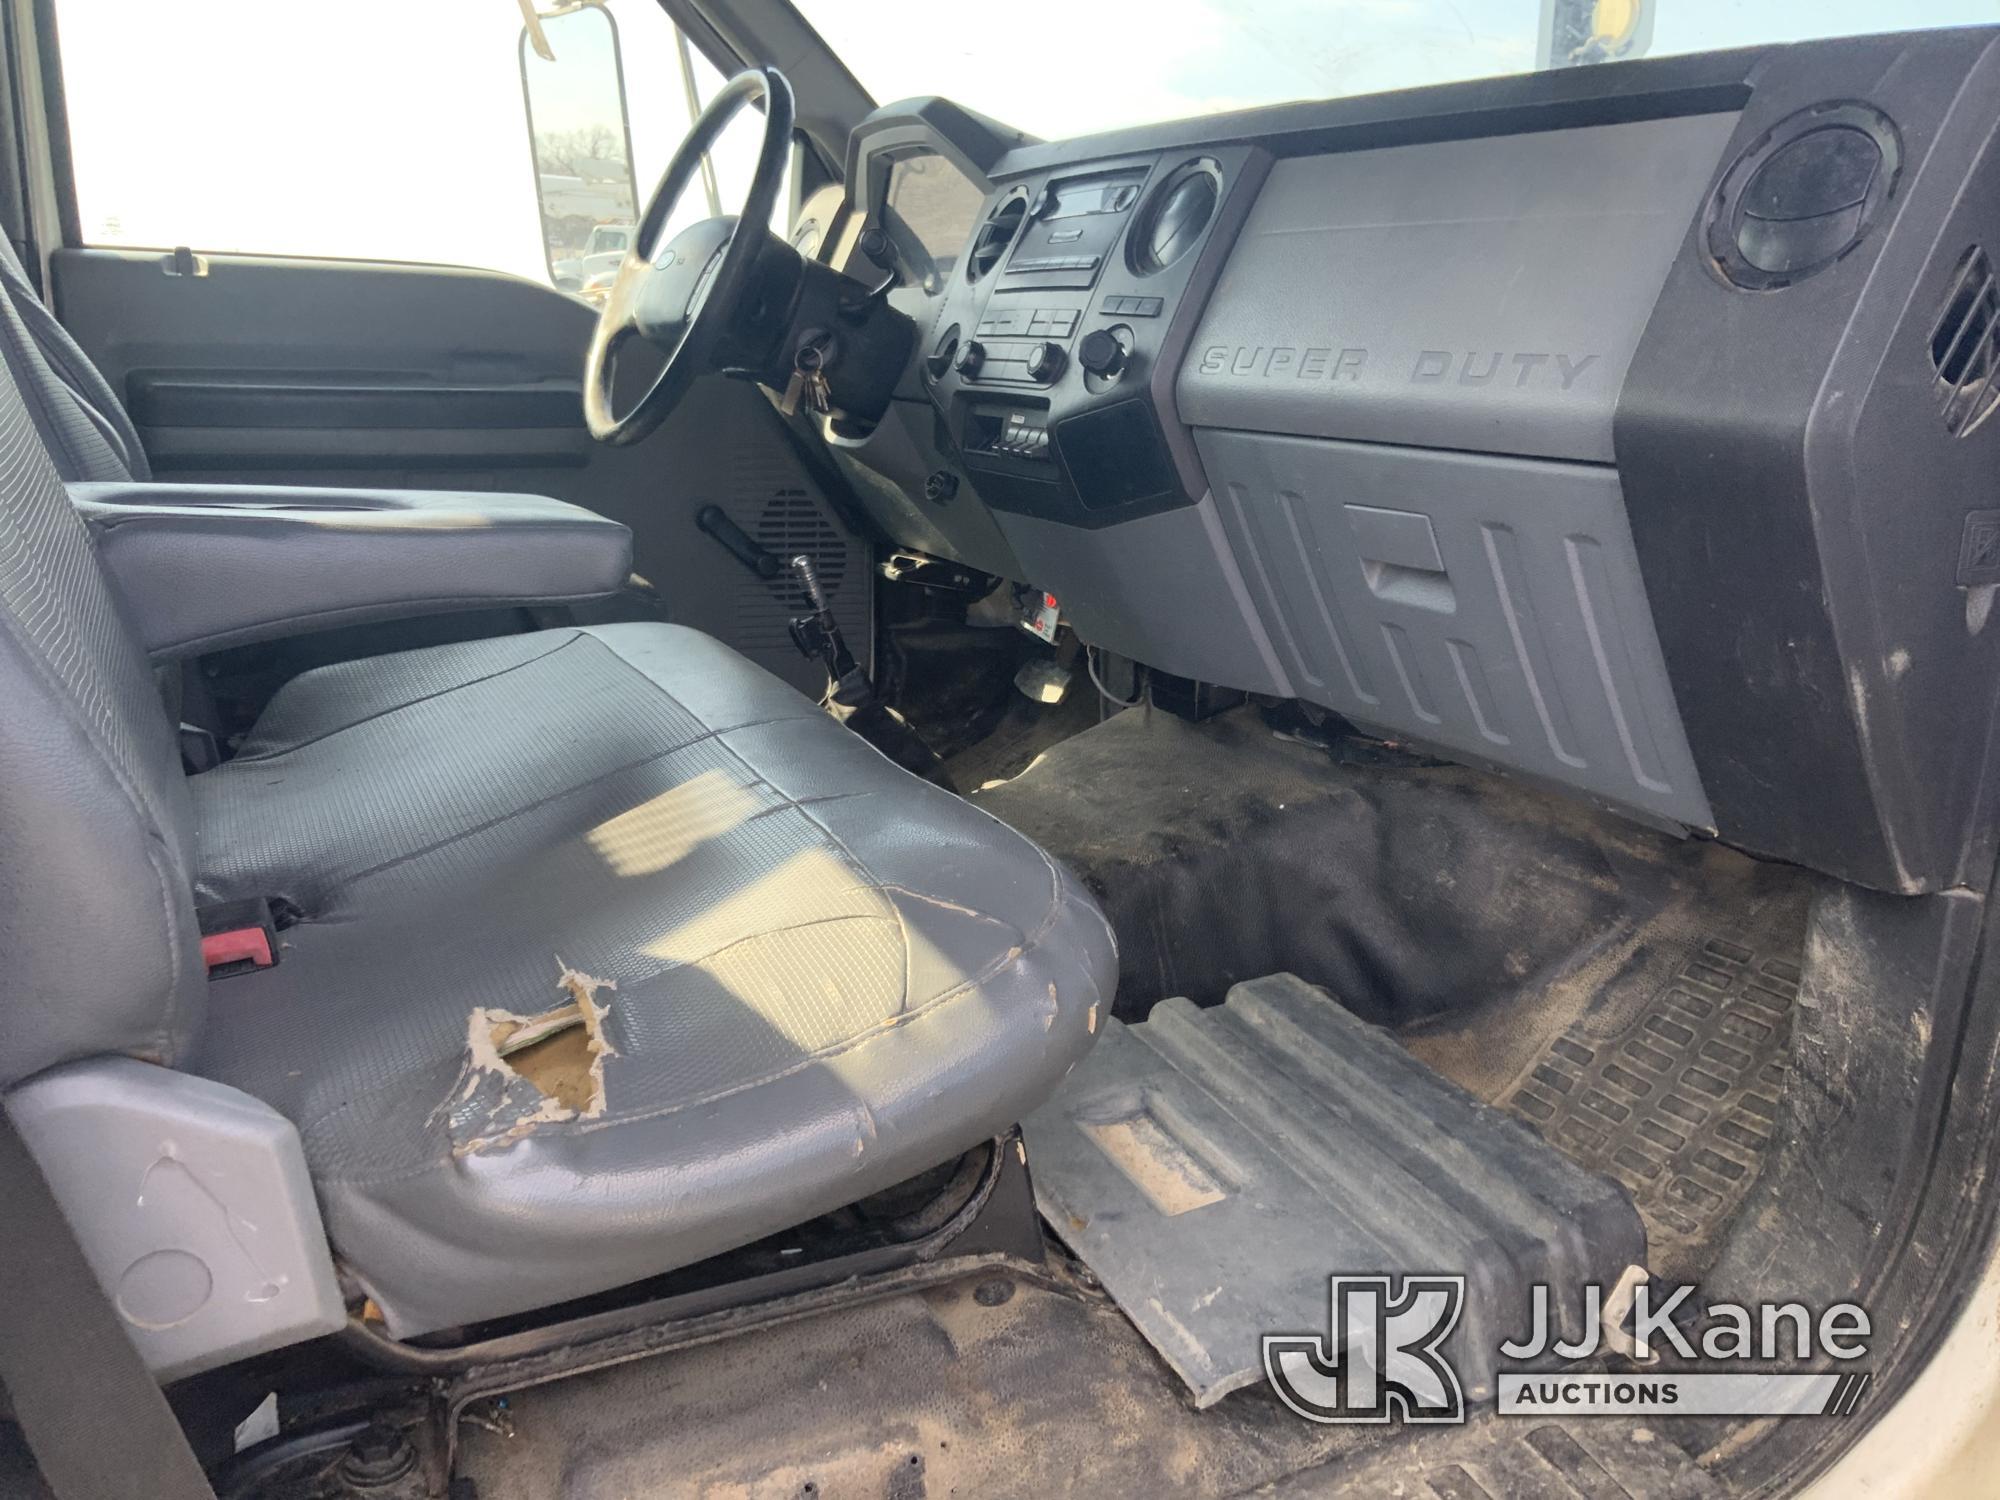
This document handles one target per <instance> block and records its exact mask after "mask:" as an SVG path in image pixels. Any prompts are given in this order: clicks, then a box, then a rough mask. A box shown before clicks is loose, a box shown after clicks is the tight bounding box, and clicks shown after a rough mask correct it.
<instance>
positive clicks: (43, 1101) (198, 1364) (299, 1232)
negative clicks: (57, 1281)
mask: <svg viewBox="0 0 2000 1500" xmlns="http://www.w3.org/2000/svg"><path fill="white" fill-rule="evenodd" d="M7 1110H8V1112H9V1113H10V1114H11V1115H12V1116H13V1117H14V1123H15V1125H16V1126H17V1127H18V1128H19V1130H20V1132H21V1136H22V1139H24V1140H25V1141H26V1142H27V1143H28V1148H29V1149H30V1150H31V1151H33V1152H34V1154H35V1160H36V1161H37V1162H38V1163H39V1164H40V1166H41V1169H42V1173H43V1175H44V1176H45V1177H47V1178H48V1181H49V1186H50V1188H51V1189H53V1191H54V1192H55V1195H56V1200H57V1201H58V1202H59V1203H61V1204H62V1208H63V1213H64V1214H65V1215H66V1216H67V1217H68V1219H69V1221H70V1225H71V1227H72V1228H73V1229H74V1230H75V1231H76V1235H77V1239H78V1240H79V1241H80V1242H81V1243H82V1245H83V1250H84V1254H85V1255H86V1256H87V1257H88V1259H89V1261H90V1265H91V1268H92V1269H93V1270H94V1271H96V1273H97V1277H98V1280H99V1281H100V1282H102V1283H103V1286H104V1290H105V1292H106V1293H107V1294H108V1295H109V1296H110V1297H111V1299H112V1302H113V1304H114V1305H115V1306H116V1307H117V1309H118V1312H119V1315H120V1316H121V1317H122V1318H123V1319H124V1320H125V1325H126V1327H127V1329H128V1330H129V1331H130V1332H131V1335H132V1340H133V1342H134V1343H135V1344H136V1345H137V1346H138V1348H139V1352H140V1353H141V1354H142V1355H143V1356H144V1357H145V1360H146V1363H147V1364H148V1365H149V1366H150V1367H151V1368H152V1370H153V1371H154V1373H155V1374H157V1375H158V1376H160V1378H161V1379H163V1380H168V1379H176V1378H178V1377H180V1376H183V1375H190V1374H193V1373H194V1372H196V1371H197V1370H205V1369H209V1368H211V1367H213V1366H216V1365H221V1364H227V1363H230V1362H231V1361H234V1360H238V1359H242V1358H244V1357H245V1356H247V1355H251V1354H257V1353H261V1352H262V1351H264V1350H266V1349H276V1348H281V1347H283V1346H284V1345H286V1344H293V1343H297V1342H299V1341H300V1340H303V1339H308V1338H314V1337H317V1336H318V1335H320V1334H324V1333H331V1332H333V1331H334V1330H335V1329H337V1328H339V1327H340V1326H341V1325H342V1324H343V1323H344V1322H345V1321H346V1309H345V1308H344V1306H343V1305H342V1302H341V1296H340V1289H339V1287H338V1285H337V1284H336V1283H335V1280H334V1270H333V1258H332V1256H331V1254H330V1253H329V1252H328V1250H327V1243H326V1232H325V1230H324V1228H323V1227H322V1226H321V1223H320V1216H319V1206H318V1204H317V1202H316V1201H315V1200H314V1198H313V1191H312V1183H311V1180H310V1179H309V1177H308V1176H307V1173H306V1162H305V1153H304V1151H303V1150H302V1149H301V1148H300V1145H299V1136H298V1131H297V1129H296V1128H295V1127H294V1126H293V1125H292V1123H291V1121H289V1120H287V1119H285V1118H284V1117H283V1116H282V1115H280V1114H278V1113H277V1111H275V1110H273V1109H272V1108H271V1107H270V1106H269V1105H266V1104H264V1103H262V1102H260V1101H258V1100H256V1099H253V1098H251V1097H250V1096H249V1095H248V1094H245V1093H242V1092H240V1091H239V1090H237V1089H233V1088H230V1087H228V1086H227V1085H224V1084H220V1083H214V1082H211V1081H209V1080H208V1079H205V1078H195V1077H192V1076H190V1075H188V1074H185V1073H176V1072H173V1071H172V1070H170V1069H167V1068H159V1067H153V1066H151V1065H149V1064H147V1063H141V1062H135V1061H133V1060H132V1059H130V1058H103V1059H97V1060H93V1061H90V1062H81V1063H72V1064H70V1065H68V1066H66V1067H61V1068H55V1069H51V1070H50V1071H49V1072H47V1073H43V1074H41V1075H39V1076H38V1077H36V1078H34V1079H32V1080H30V1081H29V1082H27V1083H25V1084H23V1085H21V1087H19V1088H17V1089H15V1090H14V1091H13V1092H12V1093H11V1094H9V1095H8V1096H7Z"/></svg>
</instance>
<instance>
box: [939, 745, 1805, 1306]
mask: <svg viewBox="0 0 2000 1500" xmlns="http://www.w3.org/2000/svg"><path fill="white" fill-rule="evenodd" d="M973 801H974V803H975V804H976V805H978V806H980V807H984V808H985V809H987V810H988V811H989V812H991V813H993V814H994V815H995V816H996V817H999V818H1000V819H1002V820H1003V821H1005V822H1007V823H1010V824H1012V825H1013V826H1015V827H1016V828H1018V829H1020V830H1021V831H1022V832H1023V833H1025V834H1027V835H1028V836H1029V837H1030V838H1033V839H1035V840H1036V841H1037V842H1039V843H1040V844H1042V845H1043V847H1045V848H1047V849H1048V850H1049V851H1050V852H1051V853H1053V854H1055V855H1056V856H1057V857H1059V858H1061V859H1063V860H1065V861H1066V862H1067V863H1068V864H1069V865H1070V866H1071V867H1072V868H1074V869H1075V870H1077V872H1078V873H1079V874H1080V875H1081V876H1082V877H1083V879H1084V880H1085V881H1086V883H1088V884H1089V885H1090V887H1091V888H1092V890H1093V891H1095V892H1096V894H1097V895H1098V897H1099V899H1100V900H1101V901H1102V902H1103V903H1104V906H1105V909H1106V912H1107V913H1108V914H1109V916H1110V918H1111V921H1112V925H1113V927H1114V928H1115V929H1116V930H1117V933H1118V938H1119V961H1120V973H1121V977H1120V981H1119V990H1118V999H1117V1004H1116V1007H1115V1009H1116V1013H1117V1014H1118V1016H1119V1017H1120V1018H1121V1019H1125V1020H1140V1019H1143V1018H1144V1016H1145V1015H1146V1013H1147V1012H1148V1011H1150V1010H1151V1009H1152V1007H1153V1005H1154V1003H1155V1002H1157V1001H1159V1000H1161V999H1164V998H1166V997H1167V996H1169V995H1177V994H1178V995H1186V996H1189V997H1190V998H1192V999H1193V1000H1195V1001H1196V1003H1198V1004H1208V1005H1212V1004H1218V1003H1220V1002H1221V1000H1222V999H1223V997H1224V995H1225V994H1226V993H1227V992H1228V989H1229V987H1230V986H1231V985H1233V984H1236V983H1238V982H1241V981H1244V980H1248V979H1253V978H1256V977H1258V976H1260V975H1265V974H1274V973H1292V974H1296V975H1298V976H1299V977H1300V978H1302V979H1305V980H1308V981H1309V982H1311V983H1314V984H1317V985H1321V986H1323V987H1324V988H1326V989H1327V990H1328V991H1329V992H1330V993H1331V994H1332V995H1333V996H1334V997H1335V998H1336V999H1338V1000H1339V1001H1340V1002H1341V1003H1342V1004H1344V1005H1345V1006H1347V1007H1348V1008H1349V1009H1350V1010H1352V1011H1354V1012H1356V1013H1357V1014H1359V1015H1360V1016H1362V1017H1363V1018H1364V1019H1366V1020H1370V1021H1374V1022H1377V1023H1379V1024H1382V1025H1385V1026H1387V1027H1389V1028H1391V1029H1392V1030H1393V1031H1394V1032H1395V1033H1396V1035H1397V1037H1398V1039H1399V1040H1400V1041H1402V1043H1403V1044H1404V1045H1405V1046H1406V1047H1407V1048H1408V1049H1409V1050H1410V1051H1411V1052H1412V1053H1414V1054H1415V1055H1416V1056H1417V1057H1419V1058H1420V1059H1422V1060H1423V1061H1424V1062H1426V1063H1428V1064H1429V1065H1430V1066H1431V1067H1433V1068H1435V1069H1436V1070H1437V1071H1438V1072H1440V1073H1442V1074H1444V1075H1445V1076H1446V1077H1447V1078H1450V1079H1451V1080H1452V1081H1453V1082H1455V1083H1457V1084H1458V1085H1459V1086H1460V1087H1462V1088H1464V1089H1466V1090H1467V1091H1468V1092H1470V1093H1472V1094H1473V1095H1475V1096H1476V1097H1478V1098H1480V1099H1482V1100H1484V1101H1486V1102H1488V1103H1492V1104H1499V1105H1502V1106H1503V1107H1505V1108H1507V1109H1509V1110H1511V1111H1512V1112H1514V1113H1515V1114H1517V1115H1518V1116H1519V1117H1520V1118H1522V1119H1523V1120H1525V1121H1526V1122H1527V1123H1528V1124H1530V1125H1531V1126H1532V1127H1534V1128H1535V1129H1536V1130H1538V1131H1540V1132H1541V1133H1542V1134H1543V1135H1544V1136H1545V1137H1546V1138H1547V1139H1549V1140H1550V1141H1551V1142H1552V1143H1553V1144H1555V1145H1556V1146H1557V1147H1558V1148H1559V1149H1561V1150H1562V1151H1563V1152H1564V1154H1566V1155H1568V1156H1569V1157H1571V1159H1573V1160H1575V1161H1576V1162H1578V1163H1579V1164H1580V1165H1583V1166H1586V1167H1588V1168H1590V1169H1591V1170H1593V1171H1597V1172H1600V1173H1603V1174H1604V1175H1606V1176H1610V1177H1613V1178H1616V1179H1617V1180H1619V1181H1620V1182H1622V1183H1624V1184H1625V1186H1626V1187H1627V1188H1628V1189H1629V1190H1630V1191H1631V1192H1632V1194H1633V1197H1634V1199H1635V1201H1636V1202H1637V1204H1638V1206H1639V1210H1640V1213H1641V1215H1642V1216H1643V1217H1644V1219H1645V1220H1646V1226H1647V1231H1648V1240H1649V1243H1650V1246H1651V1257H1650V1258H1651V1262H1652V1269H1653V1270H1654V1271H1655V1272H1656V1273H1657V1274H1661V1275H1668V1276H1684V1277H1694V1276H1698V1275H1699V1274H1700V1272H1701V1271H1702V1270H1703V1269H1705V1267H1706V1266H1707V1264H1708V1263H1709V1262H1710V1260H1711V1259H1712V1256H1713V1252H1714V1249H1715V1247H1716V1245H1717V1243H1718V1241H1719V1239H1720V1236H1721V1234H1722V1232H1723V1231H1724V1230H1725V1229H1726V1227H1727V1226H1728V1224H1729V1223H1730V1222H1731V1220H1732V1218H1733V1216H1734V1214H1735V1212H1736V1210H1737V1209H1738V1208H1739V1207H1740V1206H1741V1204H1742V1202H1743V1199H1744V1197H1745V1195H1746V1194H1747V1192H1748V1190H1749V1188H1750V1186H1751V1184H1752V1183H1753V1182H1754V1180H1755V1178H1756V1174H1757V1171H1758V1168H1759V1167H1760V1165H1761V1163H1762V1161H1763V1159H1764V1157H1765V1155H1766V1152H1767V1150H1768V1147H1769V1145H1770V1133H1771V1130H1772V1128H1773V1123H1774V1121H1775V1119H1776V1118H1777V1117H1778V1105H1779V1100H1780V1095H1781V1092H1782V1090H1783V1089H1784V1087H1785V1084H1786V1079H1787V1069H1788V1058H1789V1044H1790V1033H1791V1015H1792V1007H1793V1004H1794V1000H1795V997H1796V994H1797V988H1798V978H1799V969H1798V965H1799V961H1800V957H1801V951H1802V948H1803V945H1804V941H1805V927H1806V910H1807V905H1808V903H1809V901H1810V899H1811V895H1812V892H1813V889H1814V880H1813V877H1810V876H1808V875H1806V874H1804V873H1803V872H1801V871H1798V870H1795V869H1792V868H1789V867H1785V866H1777V865H1768V864H1763V863H1760V862H1758V861H1755V860H1752V859H1749V858H1747V857H1745V856H1743V855H1740V854H1737V853H1735V852H1733V851H1731V850H1727V849H1724V848H1722V847H1720V846H1718V845H1716V844H1712V843H1705V842H1700V841H1696V840H1689V839H1680V838H1675V837H1672V836H1670V835H1668V834H1665V833H1660V832H1655V831H1653V830H1651V829H1648V828H1644V827H1641V826H1639V825H1637V824H1635V823H1632V822H1630V821H1628V820H1626V819H1623V818H1619V817H1616V816H1614V815H1611V814H1608V813H1601V812H1597V811H1595V810H1593V809H1590V808H1587V807H1584V806H1582V805H1581V804H1578V803H1576V802H1573V801H1571V800H1569V799H1566V798H1561V797H1557V796H1554V795H1550V794H1546V793H1543V792H1540V791H1537V790H1535V789H1532V788H1529V787H1525V786H1522V785H1521V784H1520V783H1518V782H1514V781H1510V780H1507V779H1504V778H1501V777H1498V776H1492V775H1488V774H1485V773H1482V772H1478V771H1472V770H1467V769H1463V768H1460V767H1454V766H1444V765H1429V764H1424V763H1418V762H1401V763H1399V762H1392V763H1389V764H1378V765H1359V764H1349V763H1344V762H1342V761H1340V760H1338V759H1336V758H1335V757H1334V756H1333V755H1332V754H1330V753H1329V750H1328V748H1327V747H1326V746H1324V745H1321V744H1314V743H1306V742H1302V741H1300V740H1299V739H1296V738H1291V737H1287V736H1283V735H1280V734H1279V733H1277V732H1274V730H1273V729H1272V727H1271V726H1270V724H1268V723H1267V722H1266V720H1265V718H1264V717H1263V716H1262V715H1261V714H1260V713H1259V712H1258V711H1257V710H1256V709H1254V708H1245V709H1237V710H1233V711H1231V712H1230V713H1227V714H1223V715H1220V716H1218V717H1216V718H1213V719H1210V720H1207V721H1205V722H1203V723H1201V724H1198V725H1196V724H1188V723H1185V722H1183V721H1182V720H1179V719H1176V718H1174V717H1172V716H1171V715H1167V714H1164V713H1160V712H1157V711H1146V710H1132V711H1129V712H1125V713H1120V714H1118V715H1116V716H1115V717H1113V718H1111V719H1109V720H1107V721H1105V722H1104V723H1102V724H1100V725H1097V726H1096V727H1093V728H1089V729H1086V730H1085V731H1084V732H1082V733H1080V734H1075V735H1073V736H1071V737H1070V738H1068V739H1065V740H1063V741H1061V742H1060V743H1058V744H1056V745H1054V746H1052V747H1050V748H1047V749H1046V750H1044V751H1043V752H1042V753H1041V755H1040V757H1039V759H1037V760H1036V761H1035V762H1034V764H1033V765H1032V766H1030V767H1028V768H1027V769H1026V770H1024V771H1023V772H1022V773H1021V774H1019V775H1017V776H1015V777H1014V778H1013V779H1012V780H1009V781H1006V782H1004V783H1002V784H1000V785H997V786H991V787H988V788H986V789H984V790H982V791H979V792H976V793H975V794H974V795H973Z"/></svg>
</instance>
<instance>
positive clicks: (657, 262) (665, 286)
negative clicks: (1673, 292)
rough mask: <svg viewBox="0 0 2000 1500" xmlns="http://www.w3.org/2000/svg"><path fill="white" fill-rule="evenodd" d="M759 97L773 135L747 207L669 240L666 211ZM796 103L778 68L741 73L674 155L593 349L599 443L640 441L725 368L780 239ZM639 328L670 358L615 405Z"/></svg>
mask: <svg viewBox="0 0 2000 1500" xmlns="http://www.w3.org/2000/svg"><path fill="white" fill-rule="evenodd" d="M752 100H758V101H761V102H762V103H763V106H764V140H763V144H762V146H761V147H760V148H759V150H758V152H757V169H756V171H755V172H754V173H753V174H752V176H751V179H750V191H749V193H748V194H747V195H746V196H745V198H744V202H743V207H742V211H741V212H740V213H737V214H734V215H729V214H725V215H723V216H722V217H721V218H715V219H703V220H702V221H701V222H700V223H697V224H690V225H689V226H688V227H687V228H686V229H683V230H682V231H681V232H680V233H679V234H677V235H675V236H674V238H673V240H672V241H671V242H669V243H666V244H662V243H661V240H662V238H663V236H664V234H665V231H666V224H667V220H668V218H669V217H670V216H671V215H672V213H673V211H674V205H675V204H677V203H678V202H680V199H681V195H682V194H683V193H685V192H686V191H687V188H688V185H689V184H690V183H691V182H693V181H694V177H695V173H696V172H698V171H699V170H700V169H701V160H702V157H703V156H705V155H706V154H707V153H708V151H709V149H710V148H711V147H713V146H714V144H715V142H716V140H717V139H718V138H719V137H720V136H721V134H722V132H723V129H724V128H725V127H726V126H727V125H728V124H729V122H730V121H731V120H733V119H735V118H736V113H737V111H738V110H740V109H742V108H743V106H744V105H745V104H748V103H750V102H751V101H752ZM792 111H793V106H792V86H791V84H789V83H787V82H786V81H785V75H784V74H783V73H780V72H779V71H778V70H777V69H776V68H769V67H766V68H751V69H749V70H748V71H746V72H742V73H738V74H737V75H736V76H735V77H734V78H732V79H730V80H729V82H728V83H727V84H725V85H724V86H723V88H722V90H721V92H720V93H718V94H717V95H716V96H715V97H714V98H713V99H711V100H709V102H708V107H707V108H706V109H704V110H703V111H702V112H701V118H700V119H698V120H696V121H695V122H694V127H693V128H692V129H691V130H689V131H688V134H687V138H686V139H685V140H683V141H682V142H681V144H680V148H679V149H678V150H677V151H675V152H674V158H673V160H672V161H670V162H668V163H667V170H666V171H665V173H663V174H662V175H661V177H660V185H659V186H658V187H656V188H654V189H653V196H652V197H651V198H650V199H649V200H648V201H647V203H646V212H645V214H644V216H643V217H642V218H641V219H640V220H639V232H638V233H637V234H635V235H634V236H633V237H632V248H631V249H629V250H627V251H626V252H625V258H624V260H622V261H621V262H619V265H618V275H617V278H616V279H615V280H614V281H613V282H612V283H611V291H610V293H609V295H608V296H607V297H606V298H605V302H604V309H603V311H602V312H601V313H600V314H599V315H598V319H597V329H596V331H595V332H594V333H593V334H592V335H591V338H590V352H589V353H588V354H586V355H585V356H584V363H583V416H584V421H585V422H586V423H587V424H588V425H589V427H590V435H591V436H592V437H594V438H596V439H597V440H598V441H599V442H601V443H621V444H622V443H636V442H638V441H639V439H641V438H643V437H645V436H646V435H647V434H648V433H650V432H651V431H652V430H653V429H654V428H656V427H658V426H659V425H660V421H661V419H662V418H664V417H665V416H666V414H667V413H668V412H670V411H672V410H673V409H674V406H675V404H676V403H677V402H679V400H680V399H681V397H683V396H684V395H686V394H687V389H688V387H689V386H690V385H692V384H693V383H694V381H695V378H696V377H697V376H699V375H704V374H706V373H708V372H709V371H710V370H712V369H715V368H717V367H718V355H720V354H721V353H723V352H724V350H725V345H726V339H725V335H726V334H727V332H728V330H729V326H730V322H731V318H732V315H733V314H734V313H735V312H736V311H737V309H738V308H739V306H740V305H741V304H742V303H743V301H744V300H745V294H746V293H747V292H749V291H750V289H751V284H752V281H753V279H754V273H755V271H756V269H757V261H758V256H759V253H760V252H761V251H762V250H763V249H764V247H765V246H766V245H767V244H768V243H769V242H770V241H771V240H772V239H773V236H772V235H771V234H770V233H769V231H768V230H767V229H766V227H765V226H767V225H768V224H769V223H770V222H771V214H772V211H773V209H774V208H775V207H776V205H777V201H778V188H779V187H780V185H781V184H782V183H783V181H784V175H785V164H786V160H787V158H788V157H789V156H790V154H791V149H792ZM745 226H748V227H747V228H745ZM780 243H782V242H780ZM634 336H636V337H638V338H641V339H644V340H645V341H646V342H647V343H649V344H652V345H653V346H654V347H656V348H657V349H659V350H660V351H661V352H662V353H664V354H665V356H666V359H665V362H664V363H663V364H662V365H661V367H660V371H659V373H658V374H657V375H656V376H654V378H653V382H652V385H651V386H650V387H649V388H648V389H647V391H646V393H645V394H644V395H643V396H641V397H640V398H639V400H638V403H637V404H636V405H635V406H633V408H632V409H631V410H630V411H628V412H626V413H625V414H624V415H623V416H620V415H618V414H617V413H616V412H615V411H614V410H613V409H612V382H613V378H614V376H615V375H616V373H617V368H618V351H619V349H620V348H621V347H622V346H624V345H625V344H627V343H628V342H629V341H630V340H631V339H632V338H633V337H634Z"/></svg>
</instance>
